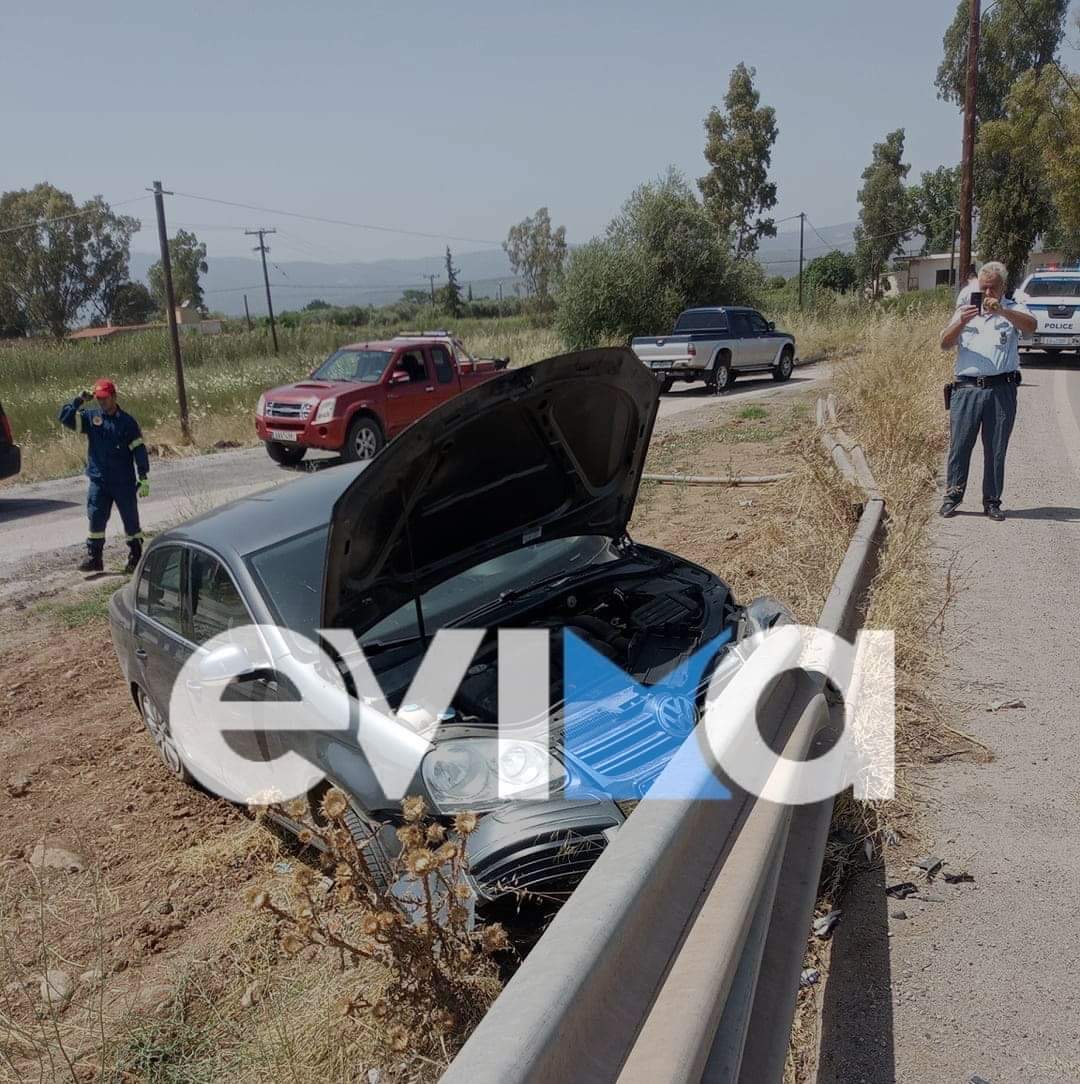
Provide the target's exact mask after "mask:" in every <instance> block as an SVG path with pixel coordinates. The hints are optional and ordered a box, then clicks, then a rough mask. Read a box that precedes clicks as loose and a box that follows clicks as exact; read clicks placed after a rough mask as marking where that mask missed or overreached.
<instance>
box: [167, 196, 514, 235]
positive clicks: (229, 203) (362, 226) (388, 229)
mask: <svg viewBox="0 0 1080 1084" xmlns="http://www.w3.org/2000/svg"><path fill="white" fill-rule="evenodd" d="M176 195H178V196H183V197H184V198H185V199H195V200H201V201H203V202H204V203H220V204H221V205H222V206H223V207H239V208H241V209H243V210H245V211H258V212H259V213H260V214H267V215H283V216H284V217H286V218H300V219H304V220H305V221H307V222H322V223H324V224H325V225H328V226H348V227H350V228H352V229H357V230H376V231H377V232H379V233H396V234H401V235H403V236H406V237H427V238H431V239H434V240H437V241H464V242H466V243H467V244H476V245H501V244H502V241H492V240H491V239H490V238H483V237H458V236H456V235H455V234H452V233H425V232H424V231H422V230H405V229H397V228H396V227H393V226H377V225H374V224H373V223H370V222H348V221H346V220H345V219H340V218H323V217H321V216H320V215H308V214H301V213H300V212H299V211H281V210H276V209H275V208H272V207H258V206H256V205H255V204H252V203H237V202H235V201H233V200H227V199H216V198H214V197H213V196H196V195H194V194H193V193H191V192H177V193H176Z"/></svg>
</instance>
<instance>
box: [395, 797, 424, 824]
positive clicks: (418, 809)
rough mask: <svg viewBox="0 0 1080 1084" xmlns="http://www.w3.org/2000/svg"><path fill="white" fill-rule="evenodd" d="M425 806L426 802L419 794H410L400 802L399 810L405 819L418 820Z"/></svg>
mask: <svg viewBox="0 0 1080 1084" xmlns="http://www.w3.org/2000/svg"><path fill="white" fill-rule="evenodd" d="M426 808H427V803H426V802H425V801H424V799H423V798H422V797H421V796H420V795H419V794H413V795H410V796H409V797H408V798H406V799H405V800H404V801H403V802H402V803H401V811H402V813H403V814H404V815H405V819H406V820H407V821H418V820H419V819H420V818H421V817H422V816H423V815H424V811H425V810H426Z"/></svg>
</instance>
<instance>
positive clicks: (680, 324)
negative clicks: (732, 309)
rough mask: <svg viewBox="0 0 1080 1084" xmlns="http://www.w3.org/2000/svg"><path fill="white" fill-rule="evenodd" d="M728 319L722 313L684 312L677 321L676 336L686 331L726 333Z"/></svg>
mask: <svg viewBox="0 0 1080 1084" xmlns="http://www.w3.org/2000/svg"><path fill="white" fill-rule="evenodd" d="M726 330H727V317H725V316H724V314H723V313H722V312H710V311H709V310H708V309H706V310H705V311H703V312H684V313H683V314H682V316H680V317H679V318H678V320H676V321H675V334H676V335H678V334H680V333H681V332H684V331H726Z"/></svg>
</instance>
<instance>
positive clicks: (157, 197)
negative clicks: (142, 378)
mask: <svg viewBox="0 0 1080 1084" xmlns="http://www.w3.org/2000/svg"><path fill="white" fill-rule="evenodd" d="M147 191H148V192H153V193H154V208H155V210H156V211H157V229H158V243H159V244H160V245H161V274H162V278H164V280H165V309H166V313H167V316H168V319H169V340H170V342H171V344H172V356H173V367H174V368H175V369H176V402H177V404H178V405H179V407H180V432H181V434H182V435H183V438H184V443H185V444H190V443H191V422H190V421H189V420H188V403H187V388H186V387H185V386H184V359H183V357H181V355H180V330H179V328H177V326H176V295H175V294H174V293H173V281H172V261H171V260H170V259H169V234H168V231H167V230H166V229H165V199H164V197H165V196H171V195H172V193H171V192H166V191H165V190H164V189H162V187H161V181H154V187H153V188H149V189H147Z"/></svg>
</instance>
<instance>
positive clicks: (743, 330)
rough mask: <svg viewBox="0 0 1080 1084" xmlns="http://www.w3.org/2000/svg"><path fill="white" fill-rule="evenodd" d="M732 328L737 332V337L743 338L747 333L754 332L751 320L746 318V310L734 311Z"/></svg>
mask: <svg viewBox="0 0 1080 1084" xmlns="http://www.w3.org/2000/svg"><path fill="white" fill-rule="evenodd" d="M731 329H732V331H734V332H735V337H736V338H737V339H742V338H745V337H746V336H747V335H752V334H753V331H752V329H751V327H750V321H749V320H748V319H747V318H746V313H744V312H733V313H732V314H731Z"/></svg>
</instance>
